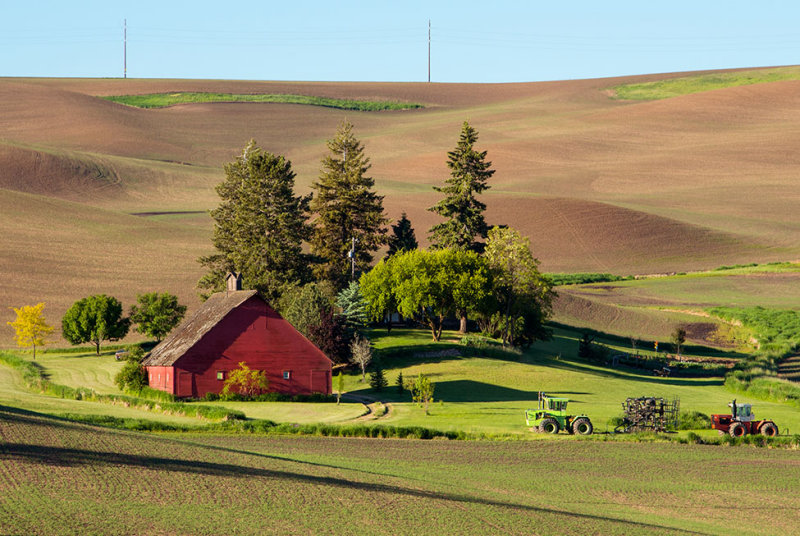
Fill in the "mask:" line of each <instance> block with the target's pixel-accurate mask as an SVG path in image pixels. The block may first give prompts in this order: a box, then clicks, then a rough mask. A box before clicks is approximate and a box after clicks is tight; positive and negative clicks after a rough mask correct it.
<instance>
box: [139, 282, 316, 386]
mask: <svg viewBox="0 0 800 536" xmlns="http://www.w3.org/2000/svg"><path fill="white" fill-rule="evenodd" d="M240 281H241V279H240V278H238V277H235V276H232V275H231V276H229V278H228V288H229V289H230V290H228V291H227V292H219V293H217V294H213V295H212V296H211V297H210V298H209V299H208V300H207V301H206V302H205V303H204V304H203V306H202V307H201V308H200V310H199V311H197V312H196V313H195V314H194V316H192V317H191V318H190V319H188V320H186V321H184V322H183V323H182V324H181V325H180V326H178V327H177V328H176V329H175V330H174V331H173V332H172V333H171V334H170V335H169V336H168V337H167V338H166V339H164V340H163V341H162V342H161V343H160V344H159V345H158V346H156V347H155V348H153V351H152V352H150V355H148V356H147V358H146V359H145V360H144V362H143V365H144V366H145V367H146V368H147V374H148V378H149V382H150V386H151V387H153V388H154V389H160V390H162V391H166V392H168V393H172V394H174V395H175V396H178V397H195V398H199V397H202V396H204V395H205V394H206V393H219V392H221V391H222V387H223V384H224V383H225V379H226V378H227V377H228V374H229V373H230V371H231V370H233V369H236V368H238V366H239V363H240V362H245V363H246V364H247V366H248V367H250V368H251V369H255V370H263V371H266V373H267V378H268V379H269V389H270V391H276V392H279V393H286V394H292V395H294V394H311V393H324V394H330V393H331V365H332V362H331V360H330V359H328V357H327V356H326V355H325V354H324V353H322V351H321V350H320V349H319V348H317V347H316V346H315V345H314V344H313V343H312V342H311V341H309V340H308V339H306V338H305V337H304V336H303V335H302V334H301V333H300V332H299V331H297V330H296V329H295V328H294V327H293V326H292V325H291V324H289V322H287V321H286V320H284V319H283V318H281V316H280V315H279V314H278V313H277V312H275V310H274V309H272V308H271V307H270V306H269V305H268V304H267V302H266V301H264V299H263V298H261V296H259V295H258V293H257V292H256V291H255V290H237V289H238V288H240V286H239V282H240Z"/></svg>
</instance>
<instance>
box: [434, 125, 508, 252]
mask: <svg viewBox="0 0 800 536" xmlns="http://www.w3.org/2000/svg"><path fill="white" fill-rule="evenodd" d="M477 139H478V133H477V131H476V130H475V129H474V128H472V127H471V126H470V125H469V123H468V122H467V121H464V125H463V127H462V128H461V136H460V138H459V140H458V145H457V146H456V148H455V149H454V150H453V151H450V152H448V153H447V167H449V168H450V178H449V179H447V181H445V182H446V186H444V187H442V188H439V187H434V188H433V189H434V190H436V191H437V192H441V193H443V194H445V198H444V199H442V200H441V201H439V203H437V204H436V205H435V206H433V207H431V208H429V209H428V210H430V211H431V212H435V213H436V214H438V215H439V216H441V217H443V218H445V220H446V221H444V222H442V223H439V224H436V225H434V226H433V227H431V229H430V231H429V235H430V240H431V246H432V247H433V248H438V249H444V248H456V249H473V250H476V251H480V249H481V246H482V244H481V243H479V242H476V241H475V238H476V237H478V238H486V234H487V232H488V227H487V226H486V220H485V219H484V217H483V212H484V210H486V205H485V204H483V203H481V202H480V201H478V200H477V199H476V198H475V196H476V195H477V194H480V193H482V192H484V191H485V190H487V189H488V188H489V185H488V184H486V181H488V180H489V178H491V176H492V175H493V174H494V170H492V169H490V167H491V165H492V163H491V162H487V161H486V151H481V152H479V151H476V150H475V149H474V148H473V145H474V143H475V142H476V141H477Z"/></svg>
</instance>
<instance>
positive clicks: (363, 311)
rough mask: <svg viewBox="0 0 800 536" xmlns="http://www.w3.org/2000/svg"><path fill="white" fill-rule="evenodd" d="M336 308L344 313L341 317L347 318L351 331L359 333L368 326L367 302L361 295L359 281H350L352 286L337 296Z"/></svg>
mask: <svg viewBox="0 0 800 536" xmlns="http://www.w3.org/2000/svg"><path fill="white" fill-rule="evenodd" d="M336 306H337V307H338V308H339V309H340V310H341V311H342V312H341V315H342V316H343V317H344V318H345V320H346V322H347V327H348V328H349V329H351V330H353V331H358V330H359V329H361V328H363V327H364V326H366V325H367V321H368V320H369V315H368V313H367V301H366V300H365V299H364V296H362V294H361V286H360V285H359V284H358V281H350V284H349V285H348V286H347V287H345V288H344V289H342V291H341V292H340V293H339V294H338V295H337V296H336Z"/></svg>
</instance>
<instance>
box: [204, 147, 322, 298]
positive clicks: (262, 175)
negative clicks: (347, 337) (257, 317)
mask: <svg viewBox="0 0 800 536" xmlns="http://www.w3.org/2000/svg"><path fill="white" fill-rule="evenodd" d="M225 175H226V178H225V180H224V181H223V182H222V183H221V184H219V185H218V186H217V194H219V196H220V198H221V200H222V202H221V203H220V205H219V206H218V207H217V208H216V209H214V210H212V211H211V217H212V218H213V219H214V238H213V244H214V247H215V248H216V250H217V252H216V253H215V254H213V255H209V256H207V257H201V258H200V259H199V261H200V263H201V264H203V265H204V266H206V267H207V268H208V269H209V272H208V273H207V274H206V275H205V276H203V278H202V279H201V280H200V281H199V282H198V287H199V288H201V289H206V290H207V291H211V292H214V291H219V290H222V288H223V285H224V276H225V274H226V273H227V272H229V271H235V272H241V273H242V276H243V280H244V284H245V285H246V286H247V287H249V288H253V289H257V290H259V291H260V292H261V293H262V295H263V296H264V297H265V298H266V299H267V300H270V301H272V300H275V299H277V298H278V297H279V296H280V293H281V288H282V287H283V286H284V285H287V284H292V283H305V282H307V281H308V280H309V279H310V276H311V274H310V270H309V268H308V266H309V262H308V257H307V256H306V255H304V254H303V251H302V248H301V243H302V242H303V240H305V239H307V238H308V237H309V235H310V231H311V228H310V226H309V225H308V223H307V222H306V219H307V216H308V206H309V201H310V196H304V197H301V196H296V195H294V178H295V174H294V172H293V171H292V165H291V162H289V161H288V160H286V159H285V158H284V157H283V156H276V155H273V154H271V153H268V152H266V151H262V150H261V149H260V148H259V147H257V146H256V144H255V141H253V140H251V141H250V142H249V143H248V144H247V147H245V148H244V151H242V154H241V156H239V157H238V158H237V159H236V160H235V161H234V162H231V163H229V164H226V165H225Z"/></svg>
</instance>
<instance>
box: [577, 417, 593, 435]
mask: <svg viewBox="0 0 800 536" xmlns="http://www.w3.org/2000/svg"><path fill="white" fill-rule="evenodd" d="M592 432H594V426H592V421H590V420H589V419H587V418H586V417H580V418H577V419H575V422H574V423H572V433H574V434H578V435H592Z"/></svg>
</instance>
